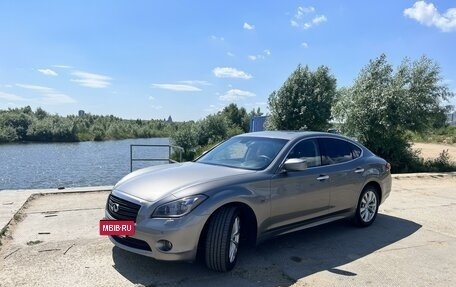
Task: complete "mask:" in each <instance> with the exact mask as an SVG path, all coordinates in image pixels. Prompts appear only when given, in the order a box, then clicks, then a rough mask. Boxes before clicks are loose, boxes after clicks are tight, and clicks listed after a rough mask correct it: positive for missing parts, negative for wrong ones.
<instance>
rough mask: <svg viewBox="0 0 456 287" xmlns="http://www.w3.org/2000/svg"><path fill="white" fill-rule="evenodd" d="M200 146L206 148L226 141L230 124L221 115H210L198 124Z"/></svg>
mask: <svg viewBox="0 0 456 287" xmlns="http://www.w3.org/2000/svg"><path fill="white" fill-rule="evenodd" d="M197 133H198V145H200V146H205V145H208V144H214V143H217V142H219V141H222V140H224V139H226V137H227V136H228V124H227V121H226V119H225V117H224V116H222V115H221V114H220V113H219V114H215V115H208V116H207V117H206V118H205V119H204V120H201V121H200V122H199V123H198V131H197Z"/></svg>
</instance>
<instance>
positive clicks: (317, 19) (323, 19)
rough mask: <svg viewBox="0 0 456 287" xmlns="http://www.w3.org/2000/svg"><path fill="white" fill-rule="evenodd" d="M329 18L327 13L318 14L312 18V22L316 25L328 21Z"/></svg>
mask: <svg viewBox="0 0 456 287" xmlns="http://www.w3.org/2000/svg"><path fill="white" fill-rule="evenodd" d="M327 20H328V19H326V16H325V15H318V16H315V18H313V19H312V23H313V24H315V25H318V24H320V23H323V22H326V21H327Z"/></svg>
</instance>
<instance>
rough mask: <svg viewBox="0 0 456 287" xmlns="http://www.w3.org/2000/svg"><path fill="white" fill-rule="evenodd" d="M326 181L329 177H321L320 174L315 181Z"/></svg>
mask: <svg viewBox="0 0 456 287" xmlns="http://www.w3.org/2000/svg"><path fill="white" fill-rule="evenodd" d="M327 179H329V175H322V174H321V175H320V176H319V177H317V180H319V181H322V180H327Z"/></svg>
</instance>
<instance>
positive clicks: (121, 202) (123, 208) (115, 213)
mask: <svg viewBox="0 0 456 287" xmlns="http://www.w3.org/2000/svg"><path fill="white" fill-rule="evenodd" d="M140 208H141V205H139V204H136V203H133V202H130V201H127V200H125V199H121V198H118V197H116V196H114V195H112V194H110V195H109V198H108V202H107V203H106V210H107V211H108V213H109V214H110V215H111V216H112V217H114V218H115V219H119V220H133V221H135V222H136V217H137V216H138V211H139V209H140Z"/></svg>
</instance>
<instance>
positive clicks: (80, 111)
mask: <svg viewBox="0 0 456 287" xmlns="http://www.w3.org/2000/svg"><path fill="white" fill-rule="evenodd" d="M85 114H86V113H85V111H84V110H79V112H78V115H79V116H80V117H83V116H85Z"/></svg>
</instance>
